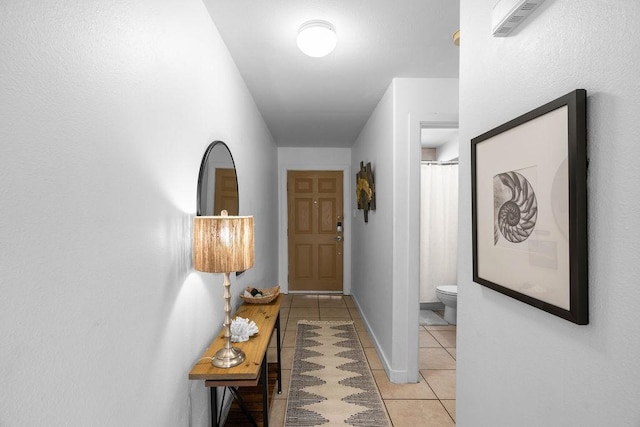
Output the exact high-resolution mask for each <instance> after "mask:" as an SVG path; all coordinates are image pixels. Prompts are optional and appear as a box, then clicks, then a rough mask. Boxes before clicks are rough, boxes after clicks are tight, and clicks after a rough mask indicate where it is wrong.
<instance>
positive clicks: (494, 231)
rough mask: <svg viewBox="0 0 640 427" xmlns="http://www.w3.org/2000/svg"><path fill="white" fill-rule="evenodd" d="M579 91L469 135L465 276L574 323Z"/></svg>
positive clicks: (580, 211)
mask: <svg viewBox="0 0 640 427" xmlns="http://www.w3.org/2000/svg"><path fill="white" fill-rule="evenodd" d="M586 97H587V93H586V91H585V90H584V89H577V90H575V91H573V92H570V93H568V94H567V95H564V96H562V97H560V98H558V99H556V100H553V101H551V102H549V103H547V104H545V105H543V106H541V107H538V108H536V109H535V110H533V111H530V112H528V113H526V114H524V115H522V116H520V117H517V118H515V119H513V120H511V121H509V122H507V123H505V124H503V125H501V126H498V127H497V128H495V129H492V130H490V131H488V132H486V133H484V134H482V135H480V136H478V137H476V138H473V139H472V140H471V180H472V186H471V187H472V216H473V218H472V227H473V280H474V281H475V282H476V283H479V284H481V285H484V286H486V287H489V288H491V289H493V290H496V291H498V292H501V293H503V294H505V295H508V296H510V297H513V298H516V299H518V300H520V301H522V302H524V303H527V304H529V305H532V306H534V307H537V308H539V309H541V310H544V311H547V312H549V313H551V314H554V315H556V316H559V317H562V318H564V319H567V320H569V321H571V322H574V323H577V324H580V325H586V324H587V323H589V304H588V277H587V272H588V270H587V255H588V252H587V144H586V142H587V137H586V121H587V119H586Z"/></svg>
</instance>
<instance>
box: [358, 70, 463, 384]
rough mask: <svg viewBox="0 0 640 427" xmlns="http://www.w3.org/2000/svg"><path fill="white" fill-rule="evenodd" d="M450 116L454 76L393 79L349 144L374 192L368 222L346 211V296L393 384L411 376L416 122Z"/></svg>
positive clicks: (415, 307) (415, 305)
mask: <svg viewBox="0 0 640 427" xmlns="http://www.w3.org/2000/svg"><path fill="white" fill-rule="evenodd" d="M457 113H458V79H409V78H397V79H394V80H393V82H392V83H391V85H390V86H389V88H388V89H387V91H386V93H385V94H384V96H383V97H382V99H381V100H380V102H379V103H378V105H377V107H376V109H375V110H374V112H373V114H372V115H371V117H370V118H369V120H368V121H367V124H366V125H365V127H364V128H363V130H362V131H361V133H360V135H359V136H358V139H357V140H356V142H355V143H354V145H353V147H352V149H351V166H352V169H353V170H354V172H357V171H358V170H359V168H360V162H361V161H363V162H364V163H365V164H366V163H368V162H371V165H372V169H373V174H374V180H375V189H376V210H374V211H370V212H369V222H368V223H365V222H364V219H363V212H362V211H361V210H356V211H354V212H355V214H354V221H353V227H352V230H353V234H352V242H353V244H352V247H353V251H352V252H353V254H352V264H353V266H352V293H353V295H354V298H355V300H356V303H357V304H358V307H359V308H360V310H361V312H362V315H363V320H364V322H365V324H366V325H367V327H368V329H369V331H370V332H371V335H372V337H373V340H374V342H375V344H376V349H377V350H378V354H379V355H380V358H381V361H382V363H383V365H384V366H385V370H386V371H387V373H388V375H389V378H390V379H391V381H393V382H397V383H404V382H415V381H417V378H418V313H419V251H420V242H419V237H417V235H418V234H419V233H415V230H419V227H420V223H419V219H420V218H419V216H420V212H419V210H420V203H419V198H420V176H419V171H420V158H421V147H420V126H421V123H423V122H443V121H457V120H458V115H457ZM353 175H354V176H353V177H352V181H351V184H352V188H355V173H354V174H353ZM353 207H354V208H355V207H356V206H355V201H354V206H353Z"/></svg>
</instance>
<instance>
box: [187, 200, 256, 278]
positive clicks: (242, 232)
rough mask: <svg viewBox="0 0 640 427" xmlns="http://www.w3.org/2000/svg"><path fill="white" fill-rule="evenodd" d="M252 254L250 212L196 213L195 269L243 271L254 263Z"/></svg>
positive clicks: (194, 226) (194, 235)
mask: <svg viewBox="0 0 640 427" xmlns="http://www.w3.org/2000/svg"><path fill="white" fill-rule="evenodd" d="M223 212H224V213H226V211H223ZM254 257H255V250H254V241H253V217H252V216H197V217H195V218H194V219H193V265H194V267H195V269H196V270H198V271H205V272H209V273H230V272H235V271H244V270H248V269H249V268H251V267H252V266H253V263H254Z"/></svg>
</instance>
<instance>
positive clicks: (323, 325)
mask: <svg viewBox="0 0 640 427" xmlns="http://www.w3.org/2000/svg"><path fill="white" fill-rule="evenodd" d="M293 357H294V359H293V370H292V371H291V383H290V385H289V397H288V400H287V412H286V415H285V425H286V426H290V427H293V426H320V425H322V426H334V425H341V426H345V425H348V426H361V427H378V426H381V427H382V426H384V427H388V426H390V425H391V423H390V422H389V418H388V416H387V411H386V409H385V407H384V403H383V402H382V398H381V397H380V394H379V393H378V388H377V387H376V383H375V380H374V379H373V375H372V374H371V370H370V369H369V364H368V363H367V359H366V357H365V355H364V351H363V350H362V346H361V345H360V340H359V339H358V335H357V333H356V329H355V327H354V326H353V322H326V321H308V320H301V321H299V322H298V333H297V335H296V345H295V352H294V356H293Z"/></svg>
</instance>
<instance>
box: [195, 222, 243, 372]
mask: <svg viewBox="0 0 640 427" xmlns="http://www.w3.org/2000/svg"><path fill="white" fill-rule="evenodd" d="M254 258H255V250H254V245H253V217H252V216H228V215H227V211H222V215H221V216H197V217H195V218H194V220H193V265H194V267H195V269H196V270H198V271H205V272H208V273H224V330H225V344H224V347H223V348H221V349H220V350H218V351H217V352H216V354H215V356H214V357H213V358H212V359H211V363H212V364H213V365H214V366H217V367H219V368H231V367H233V366H237V365H239V364H240V363H242V362H244V359H245V354H244V353H243V352H242V350H240V349H239V348H236V347H233V346H232V345H231V291H230V288H231V281H230V280H229V273H232V272H234V271H244V270H247V269H249V268H251V267H253V262H254Z"/></svg>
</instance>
